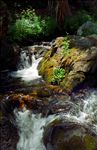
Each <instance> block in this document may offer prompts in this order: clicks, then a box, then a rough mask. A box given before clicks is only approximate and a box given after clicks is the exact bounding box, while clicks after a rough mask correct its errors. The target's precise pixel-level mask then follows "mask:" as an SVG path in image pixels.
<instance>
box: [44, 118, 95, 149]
mask: <svg viewBox="0 0 97 150" xmlns="http://www.w3.org/2000/svg"><path fill="white" fill-rule="evenodd" d="M44 144H45V146H46V149H47V150H54V149H56V150H89V149H90V150H96V149H97V137H96V136H95V135H94V136H93V133H92V132H91V131H89V129H87V128H86V127H84V126H82V125H79V124H77V123H72V122H66V123H62V122H61V121H59V120H55V121H54V122H52V123H50V124H49V125H48V126H47V127H46V128H45V132H44Z"/></svg>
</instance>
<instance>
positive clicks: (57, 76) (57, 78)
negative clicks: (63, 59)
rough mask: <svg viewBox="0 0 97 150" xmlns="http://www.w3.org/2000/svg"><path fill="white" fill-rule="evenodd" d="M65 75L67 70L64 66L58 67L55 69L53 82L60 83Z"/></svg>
mask: <svg viewBox="0 0 97 150" xmlns="http://www.w3.org/2000/svg"><path fill="white" fill-rule="evenodd" d="M64 77H65V70H64V69H63V68H56V69H54V72H53V79H52V82H56V83H57V84H59V83H60V82H61V81H62V79H64Z"/></svg>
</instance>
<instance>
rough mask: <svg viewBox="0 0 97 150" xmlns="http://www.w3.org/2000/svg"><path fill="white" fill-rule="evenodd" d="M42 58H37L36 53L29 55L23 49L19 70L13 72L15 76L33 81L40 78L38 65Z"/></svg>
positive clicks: (12, 74)
mask: <svg viewBox="0 0 97 150" xmlns="http://www.w3.org/2000/svg"><path fill="white" fill-rule="evenodd" d="M41 60H42V57H41V58H38V59H35V56H34V55H31V54H30V55H28V52H26V51H22V52H21V54H20V62H19V64H18V67H17V68H18V70H17V71H14V72H12V73H11V76H12V77H14V78H21V79H22V80H24V81H31V80H35V79H38V78H40V76H39V75H38V70H37V66H38V64H39V62H40V61H41Z"/></svg>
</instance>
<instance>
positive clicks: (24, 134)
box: [11, 53, 97, 150]
mask: <svg viewBox="0 0 97 150" xmlns="http://www.w3.org/2000/svg"><path fill="white" fill-rule="evenodd" d="M41 59H42V58H39V59H37V60H36V59H35V57H34V56H32V64H30V63H29V57H28V56H27V55H26V54H25V53H23V54H22V55H21V64H19V66H18V67H19V70H18V71H16V72H13V73H11V76H13V77H16V78H17V77H19V78H21V79H22V80H24V81H31V80H34V79H37V78H40V76H39V75H38V70H37V66H38V64H39V62H40V61H41ZM21 66H23V68H22V67H21ZM59 101H60V100H59ZM70 103H72V104H73V109H72V110H70V111H69V112H66V113H59V114H57V115H51V116H48V117H46V118H43V117H41V114H32V112H31V111H29V110H26V109H25V110H23V111H17V110H16V111H15V115H16V122H17V126H18V128H19V136H20V138H19V142H18V144H17V150H45V147H44V145H43V132H44V127H45V126H47V125H48V124H49V123H50V122H52V121H53V120H55V119H56V118H58V119H62V120H63V121H67V122H76V123H80V124H82V125H87V126H88V125H89V126H90V127H91V128H92V129H93V130H94V131H95V132H97V91H88V94H87V96H86V97H85V98H84V99H83V100H81V101H80V100H79V102H78V103H77V104H76V102H70Z"/></svg>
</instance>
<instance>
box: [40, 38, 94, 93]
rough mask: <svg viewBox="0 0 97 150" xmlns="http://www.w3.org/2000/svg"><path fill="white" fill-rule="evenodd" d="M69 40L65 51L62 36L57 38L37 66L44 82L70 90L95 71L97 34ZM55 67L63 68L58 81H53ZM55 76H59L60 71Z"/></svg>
mask: <svg viewBox="0 0 97 150" xmlns="http://www.w3.org/2000/svg"><path fill="white" fill-rule="evenodd" d="M69 42H70V43H69V48H68V50H66V51H65V48H64V37H59V38H57V39H56V40H55V41H54V43H53V44H52V48H51V49H50V50H49V51H47V52H46V54H45V57H44V58H43V60H42V61H41V62H40V64H39V67H38V68H39V74H41V75H42V76H43V78H44V80H45V81H46V82H49V83H53V84H56V83H58V84H60V85H61V86H62V87H63V88H64V89H67V90H69V91H72V90H73V88H74V87H76V86H77V85H78V84H80V83H82V82H83V81H85V80H86V79H88V77H91V76H94V74H95V73H96V71H97V36H89V37H78V36H74V37H69ZM56 68H61V69H62V70H64V76H63V78H61V80H59V82H53V78H54V70H55V69H56ZM56 76H58V77H59V78H60V73H59V74H57V75H56ZM57 79H58V78H57Z"/></svg>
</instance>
